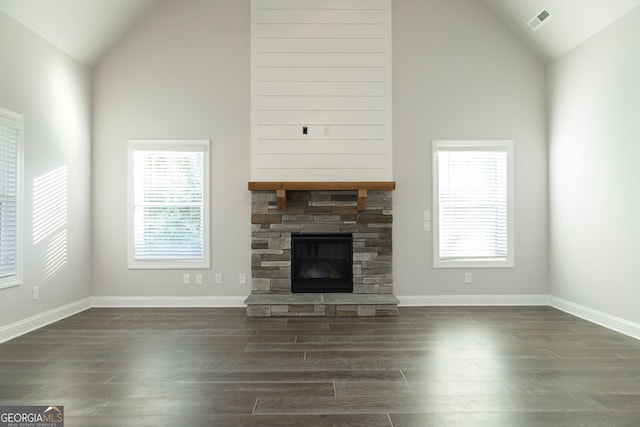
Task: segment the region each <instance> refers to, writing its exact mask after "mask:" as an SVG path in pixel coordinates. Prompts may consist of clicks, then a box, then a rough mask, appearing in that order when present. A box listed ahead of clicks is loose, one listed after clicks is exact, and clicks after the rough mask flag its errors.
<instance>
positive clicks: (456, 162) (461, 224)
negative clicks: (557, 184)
mask: <svg viewBox="0 0 640 427" xmlns="http://www.w3.org/2000/svg"><path fill="white" fill-rule="evenodd" d="M512 151H513V143H512V141H434V142H433V170H434V179H433V182H434V188H433V199H434V200H433V202H434V212H435V217H434V219H435V224H434V267H460V268H469V267H513V207H512V206H513V203H512V199H513V197H512V175H513V174H512V166H511V164H512V157H513V156H512Z"/></svg>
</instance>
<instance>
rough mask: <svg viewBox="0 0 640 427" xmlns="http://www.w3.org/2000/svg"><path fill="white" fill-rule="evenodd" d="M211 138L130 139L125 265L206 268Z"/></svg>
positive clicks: (207, 264) (133, 266)
mask: <svg viewBox="0 0 640 427" xmlns="http://www.w3.org/2000/svg"><path fill="white" fill-rule="evenodd" d="M209 235H210V233H209V141H208V140H131V141H129V230H128V236H129V245H128V246H129V268H160V269H162V268H209V266H210V260H209V253H210V251H209Z"/></svg>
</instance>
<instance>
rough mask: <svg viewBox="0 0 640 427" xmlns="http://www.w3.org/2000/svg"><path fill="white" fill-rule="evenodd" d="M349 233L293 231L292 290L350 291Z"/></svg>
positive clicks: (351, 283)
mask: <svg viewBox="0 0 640 427" xmlns="http://www.w3.org/2000/svg"><path fill="white" fill-rule="evenodd" d="M352 241H353V238H352V235H351V233H337V234H322V233H293V234H292V235H291V292H353V255H352V254H353V247H352V246H353V245H352Z"/></svg>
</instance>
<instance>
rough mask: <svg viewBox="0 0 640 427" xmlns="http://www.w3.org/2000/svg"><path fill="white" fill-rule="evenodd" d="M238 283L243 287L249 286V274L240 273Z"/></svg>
mask: <svg viewBox="0 0 640 427" xmlns="http://www.w3.org/2000/svg"><path fill="white" fill-rule="evenodd" d="M238 281H239V282H240V284H241V285H246V284H247V273H240V275H239V276H238Z"/></svg>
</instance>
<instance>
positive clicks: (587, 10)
mask: <svg viewBox="0 0 640 427" xmlns="http://www.w3.org/2000/svg"><path fill="white" fill-rule="evenodd" d="M160 1H162V0H0V11H3V12H5V13H6V14H8V15H10V16H12V17H13V18H14V19H16V20H17V21H19V22H21V23H23V24H24V25H25V26H27V27H29V28H31V29H32V30H33V31H34V32H36V33H37V34H39V35H40V36H42V37H43V38H45V39H47V40H49V42H50V43H52V44H53V45H55V46H57V47H58V48H59V49H61V50H62V51H64V52H66V53H67V54H69V55H70V56H72V57H74V58H75V59H77V60H78V61H80V62H81V63H83V64H85V65H88V66H93V65H95V64H96V63H97V62H98V61H99V60H100V59H101V58H102V57H103V56H104V55H105V54H106V53H107V52H108V51H109V49H111V48H112V47H113V46H114V45H115V44H117V43H118V42H119V41H120V40H121V39H122V38H123V37H124V36H125V34H126V33H127V32H128V31H130V30H131V28H132V27H133V26H135V24H136V23H137V22H138V21H139V20H140V19H142V18H143V17H144V16H145V15H146V14H147V13H149V11H150V10H151V9H152V8H153V7H155V6H156V5H157V4H158V3H159V2H160ZM182 1H185V2H186V1H190V0H182ZM210 1H215V0H210ZM393 1H402V0H393ZM431 1H455V0H431ZM474 1H481V2H483V3H484V4H485V5H486V6H487V7H488V8H489V9H490V10H491V11H492V12H493V13H494V14H495V15H496V16H497V17H498V18H499V19H500V20H501V21H502V22H503V23H504V24H505V25H506V26H508V27H509V28H510V29H511V31H512V32H513V33H514V34H515V35H516V36H517V37H518V38H520V39H521V40H522V42H523V43H524V44H525V45H527V46H528V47H529V48H530V49H531V50H532V51H533V52H534V53H535V54H536V55H537V56H538V57H539V58H540V59H541V60H542V61H544V62H550V61H553V60H555V59H557V58H559V57H561V56H562V55H564V54H565V53H567V52H568V51H569V50H571V49H573V48H574V47H576V46H577V45H579V44H580V43H582V42H583V41H585V40H586V39H588V38H589V37H591V36H592V35H594V34H595V33H597V32H598V31H600V30H602V29H603V28H605V27H606V26H608V25H609V24H611V23H612V22H613V21H615V20H616V19H618V18H620V17H621V16H623V15H624V14H626V13H627V12H629V11H630V10H631V9H633V8H635V7H638V6H640V0H474ZM543 8H545V9H547V10H548V11H549V12H550V13H551V17H550V18H549V19H548V20H546V22H545V24H544V25H543V26H542V27H540V28H539V29H538V30H537V31H533V30H531V28H529V26H528V25H527V22H528V21H529V19H530V18H532V17H533V16H535V15H536V14H538V13H539V12H540V11H541V10H542V9H543Z"/></svg>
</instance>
